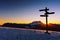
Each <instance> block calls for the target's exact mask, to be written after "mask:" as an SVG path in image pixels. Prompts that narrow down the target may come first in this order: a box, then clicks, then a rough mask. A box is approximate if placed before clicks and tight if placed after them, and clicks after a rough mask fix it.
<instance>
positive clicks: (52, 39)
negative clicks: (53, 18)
mask: <svg viewBox="0 0 60 40" xmlns="http://www.w3.org/2000/svg"><path fill="white" fill-rule="evenodd" d="M49 33H50V34H45V33H44V30H35V29H23V28H7V27H4V28H3V27H0V40H60V32H56V31H49Z"/></svg>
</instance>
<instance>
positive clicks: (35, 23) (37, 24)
mask: <svg viewBox="0 0 60 40" xmlns="http://www.w3.org/2000/svg"><path fill="white" fill-rule="evenodd" d="M2 26H3V27H14V28H29V29H39V30H40V29H41V30H45V29H46V26H45V24H44V23H42V22H41V21H33V22H32V23H29V24H17V23H4V24H3V25H2ZM48 29H49V30H52V31H60V24H51V23H50V24H48Z"/></svg>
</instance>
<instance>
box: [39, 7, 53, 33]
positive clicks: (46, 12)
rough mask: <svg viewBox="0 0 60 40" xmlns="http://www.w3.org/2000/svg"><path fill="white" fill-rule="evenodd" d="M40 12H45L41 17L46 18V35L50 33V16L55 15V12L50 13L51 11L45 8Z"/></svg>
mask: <svg viewBox="0 0 60 40" xmlns="http://www.w3.org/2000/svg"><path fill="white" fill-rule="evenodd" d="M39 11H45V14H44V15H40V16H41V17H46V32H45V33H48V15H49V14H54V12H48V11H49V9H47V7H45V9H41V10H39Z"/></svg>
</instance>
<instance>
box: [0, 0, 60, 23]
mask: <svg viewBox="0 0 60 40" xmlns="http://www.w3.org/2000/svg"><path fill="white" fill-rule="evenodd" d="M45 7H47V8H49V9H50V10H49V12H55V14H51V15H49V19H48V20H49V23H55V24H60V0H0V24H3V23H7V22H8V23H30V22H33V21H42V22H43V23H45V18H44V17H40V15H41V14H44V12H39V9H44V8H45Z"/></svg>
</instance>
